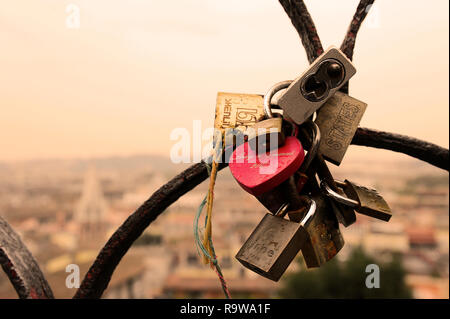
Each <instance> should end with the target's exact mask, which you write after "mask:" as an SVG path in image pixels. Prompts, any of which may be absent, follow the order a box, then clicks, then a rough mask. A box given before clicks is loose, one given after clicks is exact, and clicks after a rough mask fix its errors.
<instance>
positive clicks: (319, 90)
mask: <svg viewBox="0 0 450 319" xmlns="http://www.w3.org/2000/svg"><path fill="white" fill-rule="evenodd" d="M355 73H356V69H355V67H354V66H353V64H352V62H351V61H350V60H349V59H348V58H347V57H346V56H345V54H344V53H342V52H341V51H340V50H339V49H338V48H336V47H331V48H329V49H328V50H327V51H325V52H324V53H323V54H322V55H321V56H319V57H318V58H317V59H316V60H315V61H314V62H313V63H312V64H311V66H310V67H309V68H308V70H306V71H305V72H304V73H303V74H302V75H301V76H300V77H299V78H297V79H296V80H294V81H293V82H292V83H291V84H290V85H289V87H288V88H287V89H286V91H285V92H284V94H283V95H282V96H281V97H280V98H279V99H278V105H279V106H280V107H281V108H282V109H283V112H284V113H283V115H284V117H289V118H291V119H292V120H293V121H294V122H295V123H296V124H298V125H300V124H302V123H303V122H305V121H306V120H307V119H308V118H309V117H310V116H311V115H313V114H314V112H316V111H317V110H318V109H319V108H320V107H321V106H322V105H323V104H324V103H325V102H326V101H327V100H328V99H329V98H330V97H332V96H333V95H334V94H335V93H336V91H338V90H339V89H340V88H341V87H342V86H343V85H344V84H345V83H346V82H347V81H348V80H349V79H350V78H351V77H352V76H353V75H354V74H355Z"/></svg>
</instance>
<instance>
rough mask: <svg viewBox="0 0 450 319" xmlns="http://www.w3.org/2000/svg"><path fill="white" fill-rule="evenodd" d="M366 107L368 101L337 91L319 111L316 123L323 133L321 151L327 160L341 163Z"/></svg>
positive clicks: (337, 163)
mask: <svg viewBox="0 0 450 319" xmlns="http://www.w3.org/2000/svg"><path fill="white" fill-rule="evenodd" d="M366 108H367V104H366V103H364V102H361V101H359V100H357V99H354V98H352V97H351V96H349V95H347V94H344V93H341V92H336V93H335V94H334V96H333V97H331V98H330V99H329V100H328V101H327V103H325V104H324V105H323V106H322V107H321V108H320V109H319V110H318V111H317V117H316V120H315V123H316V124H317V125H318V126H319V128H320V132H321V134H322V139H321V141H320V146H319V152H320V153H321V154H322V156H323V157H324V158H325V159H326V160H328V161H330V162H332V163H333V164H336V165H340V164H341V161H342V159H343V158H344V155H345V153H346V152H347V149H348V147H349V145H350V143H351V141H352V139H353V136H354V135H355V133H356V130H357V128H358V125H359V122H360V121H361V118H362V116H363V115H364V112H365V111H366Z"/></svg>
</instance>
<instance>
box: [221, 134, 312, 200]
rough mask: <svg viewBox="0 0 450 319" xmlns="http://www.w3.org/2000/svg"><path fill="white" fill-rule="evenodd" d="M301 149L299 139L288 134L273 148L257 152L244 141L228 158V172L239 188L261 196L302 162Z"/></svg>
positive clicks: (302, 152) (279, 182)
mask: <svg viewBox="0 0 450 319" xmlns="http://www.w3.org/2000/svg"><path fill="white" fill-rule="evenodd" d="M304 158H305V151H304V150H303V146H302V144H301V143H300V141H299V140H298V139H297V138H296V137H294V136H290V137H287V138H286V141H285V143H284V145H283V146H281V147H279V148H278V149H276V150H275V151H272V152H268V153H263V154H259V155H257V154H256V152H255V151H253V150H252V149H251V148H250V146H249V144H248V142H246V143H244V144H242V145H240V146H238V147H237V148H236V149H235V151H234V152H233V154H232V155H231V158H230V163H229V166H230V171H231V174H233V176H234V178H235V179H236V181H237V182H238V183H239V185H241V187H242V188H243V189H245V190H246V191H247V192H249V193H250V194H252V195H255V196H258V195H261V194H263V193H265V192H267V191H269V190H271V189H273V188H275V187H276V186H278V185H280V184H281V183H282V182H284V181H285V180H286V179H288V178H289V177H290V176H292V175H293V174H294V173H295V172H296V171H297V170H298V169H299V168H300V165H301V164H302V163H303V159H304Z"/></svg>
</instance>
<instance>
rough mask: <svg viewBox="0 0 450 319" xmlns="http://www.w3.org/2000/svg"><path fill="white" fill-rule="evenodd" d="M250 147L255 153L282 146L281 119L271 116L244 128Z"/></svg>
mask: <svg viewBox="0 0 450 319" xmlns="http://www.w3.org/2000/svg"><path fill="white" fill-rule="evenodd" d="M245 133H246V135H247V137H248V143H249V145H250V148H251V149H252V150H253V151H255V152H256V153H261V152H268V151H270V150H272V149H275V148H278V147H281V146H283V144H284V141H285V136H284V133H283V119H282V118H281V117H273V118H269V119H265V120H262V121H259V122H257V123H256V124H255V125H254V126H252V127H249V128H248V129H247V130H246V132H245Z"/></svg>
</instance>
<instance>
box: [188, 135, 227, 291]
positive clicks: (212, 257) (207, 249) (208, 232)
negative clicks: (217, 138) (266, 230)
mask: <svg viewBox="0 0 450 319" xmlns="http://www.w3.org/2000/svg"><path fill="white" fill-rule="evenodd" d="M219 156H222V151H221V143H216V144H215V148H214V155H213V160H212V164H211V165H209V164H207V163H205V165H206V168H207V170H208V175H209V177H210V180H209V188H208V193H207V194H206V196H205V198H204V199H203V200H202V202H201V204H200V206H199V207H198V210H197V214H196V216H195V219H194V236H195V242H196V245H197V250H198V248H200V250H201V253H202V258H203V262H204V263H205V264H208V263H209V264H210V266H211V268H213V269H214V270H215V271H216V273H217V276H218V277H219V280H220V283H221V285H222V289H223V292H224V294H225V297H226V298H227V299H230V298H231V296H230V292H229V291H228V288H227V283H226V281H225V278H224V276H223V273H222V269H221V268H220V265H219V262H218V260H217V256H216V252H215V250H214V245H213V242H212V223H211V216H212V207H213V200H214V186H215V183H216V177H217V168H218V161H217V159H218V158H219ZM205 205H206V216H205V232H204V234H203V240H200V234H199V227H198V221H199V219H200V215H201V214H202V211H203V208H204V207H205Z"/></svg>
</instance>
